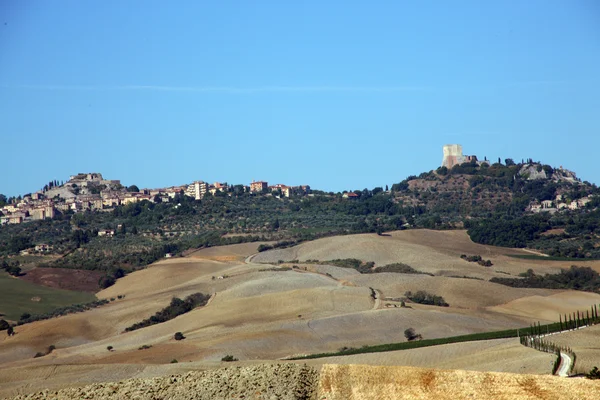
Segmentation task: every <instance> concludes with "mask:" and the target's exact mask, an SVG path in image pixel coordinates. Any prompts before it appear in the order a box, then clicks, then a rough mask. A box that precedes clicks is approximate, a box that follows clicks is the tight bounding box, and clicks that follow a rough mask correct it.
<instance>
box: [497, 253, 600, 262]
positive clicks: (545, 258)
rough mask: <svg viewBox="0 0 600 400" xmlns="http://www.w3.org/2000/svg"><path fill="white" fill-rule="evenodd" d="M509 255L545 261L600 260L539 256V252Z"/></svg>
mask: <svg viewBox="0 0 600 400" xmlns="http://www.w3.org/2000/svg"><path fill="white" fill-rule="evenodd" d="M507 256H508V257H512V258H520V259H523V260H544V261H573V262H585V261H594V260H596V261H597V260H600V258H573V257H554V256H548V257H546V256H539V255H537V254H507Z"/></svg>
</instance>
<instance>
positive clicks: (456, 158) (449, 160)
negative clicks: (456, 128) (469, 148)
mask: <svg viewBox="0 0 600 400" xmlns="http://www.w3.org/2000/svg"><path fill="white" fill-rule="evenodd" d="M471 161H475V162H477V163H478V164H481V162H478V161H477V156H465V155H463V150H462V146H461V145H460V144H447V145H444V159H443V160H442V167H446V168H448V169H450V168H452V167H454V166H455V165H460V164H463V163H466V162H471ZM483 162H486V161H483Z"/></svg>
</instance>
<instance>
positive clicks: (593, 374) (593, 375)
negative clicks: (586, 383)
mask: <svg viewBox="0 0 600 400" xmlns="http://www.w3.org/2000/svg"><path fill="white" fill-rule="evenodd" d="M585 377H586V378H588V379H600V371H599V370H598V367H594V368H592V370H591V371H590V372H588V373H587V374H586V375H585Z"/></svg>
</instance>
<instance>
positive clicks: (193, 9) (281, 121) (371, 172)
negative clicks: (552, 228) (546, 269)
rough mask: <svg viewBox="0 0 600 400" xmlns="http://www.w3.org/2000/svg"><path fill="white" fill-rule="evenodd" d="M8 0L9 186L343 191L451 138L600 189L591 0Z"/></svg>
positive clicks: (0, 93) (599, 42)
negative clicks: (61, 183) (263, 186)
mask: <svg viewBox="0 0 600 400" xmlns="http://www.w3.org/2000/svg"><path fill="white" fill-rule="evenodd" d="M171 4H174V3H169V2H164V1H143V2H142V1H126V2H123V1H102V2H92V1H56V2H54V1H53V2H49V1H27V2H16V1H9V0H0V123H1V126H0V149H2V150H3V151H2V156H1V157H2V158H1V160H2V164H3V166H2V170H1V171H2V172H0V193H5V194H7V195H17V194H23V193H26V192H30V191H33V190H36V189H39V188H40V187H41V186H43V184H44V183H45V182H47V181H49V180H51V179H59V180H61V179H64V180H66V179H67V178H68V176H69V175H71V174H74V173H77V172H92V171H95V172H101V173H103V175H104V176H105V177H106V178H108V179H121V180H122V181H123V183H124V184H137V185H138V186H140V187H159V186H166V185H174V184H183V183H187V182H191V181H193V180H197V179H203V180H205V181H210V182H213V181H227V182H229V183H246V184H247V183H249V182H251V181H252V180H253V179H256V180H267V181H269V182H270V183H284V184H289V185H296V184H310V185H311V186H312V187H313V188H319V189H324V190H333V191H340V190H345V189H362V188H365V187H368V188H373V187H375V186H384V185H386V184H389V185H391V184H392V183H395V182H399V181H401V180H402V179H404V178H406V177H407V176H408V175H411V174H418V173H420V172H423V171H429V170H431V169H435V168H437V167H438V166H439V164H440V162H441V158H442V145H444V144H446V143H460V144H462V145H463V148H464V150H465V153H468V154H476V155H478V156H479V157H480V158H483V157H484V156H487V157H488V158H490V159H496V158H497V157H502V159H504V158H507V157H512V158H514V159H515V160H521V159H522V158H533V159H535V160H541V161H543V162H545V163H548V164H551V165H553V166H559V165H563V166H564V167H565V168H568V169H572V170H574V171H575V172H577V174H578V176H579V177H581V178H582V179H585V180H589V181H591V182H594V183H600V172H599V171H600V168H598V167H597V160H598V157H597V153H598V149H599V148H600V74H599V71H600V3H599V2H598V1H595V0H589V1H566V0H565V1H558V0H547V1H534V0H531V1H496V2H488V1H452V2H443V1H418V2H417V1H399V0H398V1H378V2H367V1H362V2H358V1H348V0H345V1H341V0H340V1H302V2H292V1H275V0H273V1H252V2H241V1H218V2H208V1H180V2H177V5H176V6H172V5H171Z"/></svg>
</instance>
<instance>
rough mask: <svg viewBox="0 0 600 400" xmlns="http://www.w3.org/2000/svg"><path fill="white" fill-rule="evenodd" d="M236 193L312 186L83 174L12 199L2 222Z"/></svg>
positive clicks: (292, 191)
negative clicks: (128, 180)
mask: <svg viewBox="0 0 600 400" xmlns="http://www.w3.org/2000/svg"><path fill="white" fill-rule="evenodd" d="M233 192H236V193H252V194H265V195H271V196H277V197H290V196H292V195H308V194H309V192H310V186H308V185H300V186H288V185H284V184H276V185H271V186H269V184H268V182H266V181H253V182H251V183H250V184H249V185H228V184H227V183H221V182H215V183H213V184H209V183H206V182H204V181H201V180H200V181H195V182H192V183H191V184H187V185H181V186H172V187H167V188H156V189H139V188H138V187H137V186H135V185H132V186H129V187H125V186H123V185H122V184H121V181H120V180H108V179H104V177H103V176H102V174H101V173H97V172H92V173H79V174H77V175H72V176H71V177H70V178H69V180H68V181H67V182H65V183H59V182H58V181H52V182H49V183H48V184H46V185H45V186H44V187H43V188H42V189H41V190H39V191H37V192H35V193H30V194H26V195H24V196H23V197H17V198H14V199H12V201H11V202H9V204H6V205H5V206H3V207H2V208H0V212H1V213H2V216H0V225H5V224H20V223H23V222H28V221H35V220H43V219H52V218H54V217H55V216H56V214H57V211H58V212H69V211H70V212H74V213H77V212H84V211H88V210H89V211H95V210H97V211H110V210H112V209H113V208H114V207H117V206H121V205H127V204H131V203H136V202H140V201H144V200H147V201H150V202H154V203H159V202H168V201H170V200H171V199H174V198H175V197H176V196H177V195H185V196H189V197H193V198H194V199H196V200H200V199H202V198H203V197H204V196H205V195H207V194H211V195H228V194H229V195H231V194H232V193H233Z"/></svg>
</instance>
